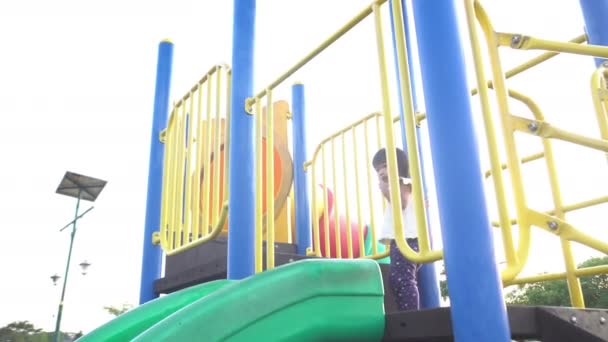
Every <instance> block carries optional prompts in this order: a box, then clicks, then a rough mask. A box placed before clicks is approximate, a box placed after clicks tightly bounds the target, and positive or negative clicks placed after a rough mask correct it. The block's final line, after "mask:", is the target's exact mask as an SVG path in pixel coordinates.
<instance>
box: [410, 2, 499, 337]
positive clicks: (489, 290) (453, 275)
mask: <svg viewBox="0 0 608 342" xmlns="http://www.w3.org/2000/svg"><path fill="white" fill-rule="evenodd" d="M413 1H414V2H413V10H414V16H415V27H416V34H417V37H418V49H419V56H420V66H421V72H422V77H423V80H422V83H423V89H424V97H425V101H426V112H427V122H428V125H429V135H430V137H431V151H432V158H433V164H434V172H435V181H436V183H437V196H438V202H439V203H438V204H439V214H440V218H441V231H442V238H443V248H444V257H445V263H446V271H447V274H448V287H449V289H450V301H451V315H452V323H453V330H454V337H455V338H454V339H455V340H456V341H463V342H469V341H510V340H511V339H510V332H509V325H508V321H507V313H506V307H505V303H504V300H503V296H502V286H501V282H500V277H499V274H498V271H497V266H496V263H495V261H494V252H493V241H492V232H491V229H492V228H491V225H490V220H489V218H488V212H487V207H486V201H485V194H484V189H483V183H482V179H483V177H482V171H481V165H480V161H479V150H478V147H477V142H476V137H475V131H474V127H473V117H472V113H471V102H470V94H469V87H468V84H467V78H466V69H465V64H464V63H465V62H464V56H463V47H462V44H461V41H460V36H459V31H458V23H457V17H456V8H455V6H456V4H457V3H459V2H457V1H452V0H437V1H426V0H413Z"/></svg>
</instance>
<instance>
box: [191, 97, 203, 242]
mask: <svg viewBox="0 0 608 342" xmlns="http://www.w3.org/2000/svg"><path fill="white" fill-rule="evenodd" d="M196 95H197V96H196V103H197V104H196V116H195V117H194V118H195V120H192V122H193V123H196V137H195V139H196V151H195V154H196V157H195V160H194V184H193V185H192V186H193V187H194V199H193V202H194V204H193V207H194V214H193V216H194V226H193V227H192V237H193V238H194V239H198V238H199V237H200V233H201V170H202V167H201V159H202V151H203V146H204V143H203V134H202V133H203V128H202V127H203V126H202V122H203V120H201V116H202V108H201V107H202V103H203V90H202V89H201V87H200V85H199V87H198V88H197V89H196Z"/></svg>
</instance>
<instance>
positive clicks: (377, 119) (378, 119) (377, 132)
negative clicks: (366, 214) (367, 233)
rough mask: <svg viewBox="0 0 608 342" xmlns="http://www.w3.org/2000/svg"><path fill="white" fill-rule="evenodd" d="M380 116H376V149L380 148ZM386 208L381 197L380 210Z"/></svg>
mask: <svg viewBox="0 0 608 342" xmlns="http://www.w3.org/2000/svg"><path fill="white" fill-rule="evenodd" d="M380 117H381V116H376V117H375V119H376V140H377V146H376V151H378V150H380V148H382V139H381V136H382V132H381V131H380ZM385 209H386V201H385V200H384V198H382V210H385Z"/></svg>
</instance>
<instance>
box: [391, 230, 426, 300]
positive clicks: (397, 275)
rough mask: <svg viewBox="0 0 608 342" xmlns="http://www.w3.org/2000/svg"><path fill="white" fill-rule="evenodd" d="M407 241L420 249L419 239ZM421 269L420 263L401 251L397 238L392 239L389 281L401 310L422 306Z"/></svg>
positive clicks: (413, 247) (412, 246)
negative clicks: (419, 279)
mask: <svg viewBox="0 0 608 342" xmlns="http://www.w3.org/2000/svg"><path fill="white" fill-rule="evenodd" d="M407 243H408V245H409V246H410V247H411V248H412V249H413V250H415V251H418V239H407ZM419 269H420V264H415V263H413V262H411V261H409V260H407V259H406V258H405V257H404V256H403V254H401V252H400V251H399V248H398V247H397V244H396V243H395V240H392V241H391V264H390V266H389V273H390V275H389V281H390V284H391V288H392V289H393V293H394V295H395V299H396V301H397V307H398V308H399V310H400V311H404V310H417V309H418V308H419V306H420V302H419V299H418V281H417V279H418V270H419Z"/></svg>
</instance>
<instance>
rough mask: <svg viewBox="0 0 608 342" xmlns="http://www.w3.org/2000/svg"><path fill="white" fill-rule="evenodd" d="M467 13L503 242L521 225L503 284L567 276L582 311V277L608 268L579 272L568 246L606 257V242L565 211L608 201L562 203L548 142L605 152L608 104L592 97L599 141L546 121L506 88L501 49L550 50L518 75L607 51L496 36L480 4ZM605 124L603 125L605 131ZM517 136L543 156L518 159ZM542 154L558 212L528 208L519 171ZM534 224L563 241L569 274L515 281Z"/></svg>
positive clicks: (596, 83) (598, 83) (596, 81)
mask: <svg viewBox="0 0 608 342" xmlns="http://www.w3.org/2000/svg"><path fill="white" fill-rule="evenodd" d="M466 14H467V23H468V27H469V35H470V40H471V43H472V51H473V57H474V61H475V71H476V77H477V85H478V93H479V96H480V102H481V108H482V113H483V119H484V124H485V126H486V138H487V143H488V147H489V153H490V164H491V171H490V173H491V175H492V176H493V179H494V186H495V188H496V197H497V203H498V212H499V218H500V219H499V222H498V224H496V223H495V225H497V226H499V227H500V228H501V230H502V232H503V239H511V240H512V235H511V234H512V231H511V225H512V224H514V223H517V224H518V227H519V231H520V235H519V246H518V248H517V251H515V247H514V246H507V244H505V247H506V248H505V253H506V257H507V268H506V269H505V271H504V272H503V282H504V283H505V285H510V284H519V283H523V282H533V281H542V280H551V279H559V278H566V279H567V282H568V287H569V291H570V296H571V301H572V305H573V306H576V307H584V300H583V296H582V291H581V287H580V282H579V279H578V277H579V276H582V275H590V274H597V273H600V272H606V271H607V270H608V269H606V267H595V268H588V269H577V268H576V265H575V264H574V258H573V253H572V249H571V245H570V243H571V241H576V242H579V243H581V244H583V245H586V246H588V247H591V248H594V249H596V250H598V251H601V252H603V253H608V243H606V242H603V241H600V240H598V239H595V238H593V237H591V236H589V235H587V234H585V233H583V232H582V231H581V230H579V229H577V228H575V227H574V226H573V225H571V224H569V223H568V222H567V221H565V213H566V211H569V210H574V209H578V208H583V207H587V206H590V205H595V204H599V203H605V202H606V200H608V198H606V197H601V198H597V199H593V200H590V201H586V202H581V203H577V204H573V205H569V206H566V205H564V203H563V200H562V196H561V192H560V187H559V182H558V178H557V172H556V168H555V161H554V154H553V150H552V145H551V141H550V139H559V140H562V141H568V142H571V143H574V144H578V145H581V146H585V147H589V148H593V149H597V150H600V151H604V152H607V151H608V141H607V140H606V139H605V138H606V136H605V135H604V134H603V133H604V132H605V129H606V126H605V122H606V119H605V115H602V114H605V111H604V110H605V107H603V106H604V104H603V103H602V102H601V98H600V96H599V94H596V93H594V96H595V95H597V96H595V97H594V102H595V105H596V111H597V112H598V123H599V124H600V132H601V133H602V137H601V139H597V138H592V137H586V136H583V135H580V134H575V133H572V132H568V131H566V130H563V129H560V128H557V127H555V126H553V125H550V124H549V123H547V122H546V121H545V119H544V116H543V115H542V112H541V111H540V108H539V107H538V106H537V105H536V104H535V103H534V102H533V101H532V100H531V99H530V98H528V97H526V96H524V95H522V94H519V93H517V92H515V91H513V90H510V89H508V88H507V87H506V78H507V77H509V76H510V75H509V74H508V73H507V74H504V73H503V71H502V66H501V60H500V55H499V51H498V49H499V47H500V46H508V47H511V48H514V49H540V50H546V51H551V52H549V53H545V54H543V55H541V56H539V57H537V58H536V59H533V60H531V61H529V62H528V63H527V64H525V65H524V66H520V67H519V68H518V69H517V73H520V72H522V71H523V70H525V69H527V68H530V67H532V66H534V65H537V64H539V63H540V62H542V61H544V60H546V59H548V58H550V57H552V56H555V55H556V53H560V52H568V53H575V54H581V55H589V56H599V57H606V56H608V48H606V47H600V46H593V45H587V46H584V45H580V44H578V43H579V42H582V40H583V39H582V38H579V37H577V38H576V39H574V40H573V41H570V42H567V43H564V42H555V41H548V40H543V39H538V38H534V37H529V36H523V35H519V34H506V33H499V32H495V31H494V29H493V27H492V24H491V22H490V20H489V18H488V16H487V14H486V12H485V11H484V9H483V8H482V6H481V4H480V3H479V2H478V1H475V0H468V1H467V2H466ZM477 24H479V26H480V27H481V28H482V31H483V34H484V37H485V41H486V44H487V50H488V55H489V59H490V65H491V67H492V68H491V72H492V78H493V80H492V81H490V82H488V81H486V77H485V76H484V67H483V65H484V64H483V58H482V55H481V44H480V40H479V38H478V36H477V26H476V25H477ZM547 57H548V58H547ZM513 73H514V72H512V74H513ZM602 73H603V70H601V69H598V71H597V72H596V74H595V75H594V76H593V78H592V88H593V91H595V92H596V91H598V90H599V89H602V87H605V83H602V80H601V77H600V75H602ZM512 74H511V75H512ZM604 82H605V81H604ZM490 88H494V90H495V95H496V99H497V102H498V110H499V117H500V123H501V128H502V135H503V139H504V146H505V149H506V152H507V155H506V156H507V163H506V165H502V164H501V163H500V161H499V155H498V147H497V146H498V145H497V139H496V136H495V134H494V124H493V121H492V116H491V112H490V105H489V103H490V100H489V94H488V90H489V89H490ZM509 96H511V97H514V98H515V99H517V100H519V101H521V102H523V103H524V104H526V105H527V106H528V108H529V109H530V111H531V112H532V114H533V117H534V119H532V120H530V119H526V118H522V117H518V116H514V115H512V114H511V112H510V110H509V101H508V97H509ZM602 125H604V126H603V127H602ZM516 132H523V133H527V134H532V135H535V136H538V137H540V138H541V140H542V143H543V152H542V154H540V153H539V154H536V155H533V156H529V157H526V158H523V159H520V158H519V156H518V152H517V149H516V144H515V133H516ZM543 156H544V159H545V162H546V166H547V170H548V174H549V176H548V179H549V183H550V187H551V192H552V197H553V205H554V209H553V210H552V211H550V212H544V213H543V212H539V211H536V210H534V209H531V208H530V207H529V206H528V205H527V202H526V198H525V193H524V187H523V178H522V173H521V168H520V162H525V161H528V160H535V159H540V158H542V157H543ZM505 168H508V169H509V171H510V176H511V184H512V187H513V194H514V200H515V208H516V214H517V219H516V220H512V219H510V218H509V217H510V216H509V215H508V211H507V206H506V198H505V194H504V190H505V189H504V185H503V180H502V170H503V169H505ZM486 174H487V173H486ZM532 226H535V227H539V228H541V229H544V230H546V231H549V232H551V233H553V234H555V235H557V236H558V237H559V238H560V240H561V245H562V252H563V255H564V261H565V266H566V272H564V273H559V274H543V275H538V276H534V277H527V278H518V279H516V276H517V275H518V274H519V273H520V271H521V270H522V268H523V266H524V265H525V263H526V260H527V258H528V254H529V248H530V228H531V227H532Z"/></svg>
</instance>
